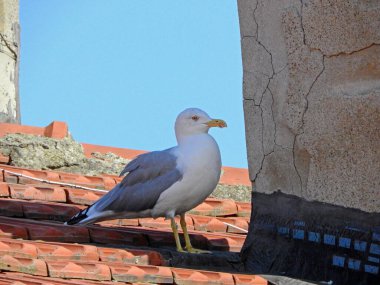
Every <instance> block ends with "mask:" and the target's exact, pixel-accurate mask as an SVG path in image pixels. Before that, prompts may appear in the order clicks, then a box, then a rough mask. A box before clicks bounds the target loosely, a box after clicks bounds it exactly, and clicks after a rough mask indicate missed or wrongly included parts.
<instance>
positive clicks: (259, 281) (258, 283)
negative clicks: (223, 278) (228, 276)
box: [233, 274, 269, 285]
mask: <svg viewBox="0 0 380 285" xmlns="http://www.w3.org/2000/svg"><path fill="white" fill-rule="evenodd" d="M233 277H234V280H235V284H236V285H269V282H268V281H267V280H265V279H264V278H262V277H260V276H258V275H245V274H233Z"/></svg>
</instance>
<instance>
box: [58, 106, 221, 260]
mask: <svg viewBox="0 0 380 285" xmlns="http://www.w3.org/2000/svg"><path fill="white" fill-rule="evenodd" d="M211 127H220V128H224V127H227V124H226V123H225V122H224V121H223V120H220V119H211V118H210V116H209V115H208V114H207V113H206V112H204V111H202V110H200V109H197V108H189V109H186V110H184V111H183V112H181V113H180V114H179V115H178V117H177V119H176V122H175V134H176V138H177V143H178V145H177V146H175V147H172V148H169V149H166V150H163V151H153V152H149V153H145V154H142V155H139V156H137V157H136V158H135V159H134V160H132V161H131V162H129V163H128V164H127V165H126V167H125V168H124V170H123V171H122V172H121V174H120V176H122V175H124V174H127V175H125V177H124V178H123V180H122V181H121V182H120V183H119V184H117V185H116V186H115V187H114V188H113V189H112V190H111V191H110V192H108V193H107V194H106V195H104V196H103V197H102V198H100V199H99V200H98V201H96V202H95V203H94V204H93V205H91V206H89V207H88V208H86V209H84V210H82V211H80V212H79V213H77V214H76V215H75V216H73V217H72V218H71V219H70V220H69V221H67V222H66V223H65V224H67V225H74V224H78V225H86V224H92V223H96V222H99V221H104V220H111V219H124V218H127V219H128V218H130V219H132V218H145V217H153V218H157V217H165V218H166V219H170V220H171V228H172V230H173V234H174V238H175V242H176V247H177V251H180V252H183V251H184V250H183V248H182V246H181V243H180V240H179V236H178V230H177V224H176V222H175V220H174V217H175V216H177V215H179V216H180V224H181V227H182V230H183V234H184V237H185V243H186V246H185V248H186V250H187V251H188V252H192V253H201V252H203V251H201V250H199V249H195V248H193V247H192V245H191V243H190V238H189V234H188V231H187V228H186V222H185V213H186V212H187V211H189V210H191V209H193V208H194V207H196V206H197V205H199V204H200V203H202V202H203V201H204V200H205V199H206V198H207V197H208V196H209V195H210V194H211V192H212V191H213V190H214V189H215V187H216V185H217V184H218V181H219V178H220V172H221V167H222V164H221V158H220V151H219V147H218V144H217V143H216V141H215V140H214V138H213V137H212V136H211V135H209V134H208V131H209V129H210V128H211Z"/></svg>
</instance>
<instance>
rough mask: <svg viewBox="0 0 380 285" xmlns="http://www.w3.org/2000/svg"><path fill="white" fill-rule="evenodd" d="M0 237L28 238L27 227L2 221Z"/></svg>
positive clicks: (0, 223)
mask: <svg viewBox="0 0 380 285" xmlns="http://www.w3.org/2000/svg"><path fill="white" fill-rule="evenodd" d="M0 237H6V238H22V239H28V238H29V234H28V230H27V229H26V227H23V226H20V225H12V224H9V223H2V222H0Z"/></svg>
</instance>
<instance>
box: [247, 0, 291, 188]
mask: <svg viewBox="0 0 380 285" xmlns="http://www.w3.org/2000/svg"><path fill="white" fill-rule="evenodd" d="M257 7H258V1H256V5H255V8H254V9H253V13H252V19H253V21H254V23H255V25H256V35H254V36H253V35H250V36H243V37H242V39H244V38H253V39H254V40H255V41H256V42H257V43H258V44H259V45H260V46H261V47H262V48H263V49H264V50H265V52H266V53H267V54H268V55H269V57H270V65H271V69H272V72H271V74H270V75H269V74H265V73H264V72H260V73H261V74H263V75H265V76H267V77H268V82H267V85H266V87H265V89H264V91H263V92H262V93H261V95H260V101H259V102H258V103H256V101H255V99H254V98H253V99H245V100H252V101H253V103H254V106H256V107H259V108H260V111H261V116H260V118H261V133H262V138H261V147H262V152H263V159H262V160H261V162H260V169H259V170H258V171H257V173H256V174H255V175H254V177H253V181H255V180H256V178H257V177H258V175H259V174H260V172H261V170H262V168H263V165H264V161H265V159H266V157H267V156H269V155H271V154H272V153H274V152H275V146H278V147H280V148H282V149H289V148H286V147H284V146H282V145H279V144H277V141H276V137H277V124H276V121H275V118H274V112H273V105H274V96H273V93H272V90H271V89H270V87H269V86H270V84H271V82H272V80H273V79H274V78H275V76H276V75H278V74H279V73H281V72H282V71H283V70H285V69H286V67H287V66H288V64H286V65H285V66H283V67H282V68H280V69H279V70H278V71H275V68H274V64H273V55H272V53H271V52H270V51H269V50H268V48H267V47H266V46H265V45H264V44H263V43H262V42H260V41H259V24H258V22H257V20H256V11H257ZM266 91H268V92H269V94H270V96H271V99H272V103H271V106H270V109H271V117H272V122H273V125H274V135H273V148H272V150H271V151H270V152H268V153H264V119H263V113H264V111H263V108H262V106H261V104H262V101H263V97H264V94H265V92H266Z"/></svg>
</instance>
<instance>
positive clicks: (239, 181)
mask: <svg viewBox="0 0 380 285" xmlns="http://www.w3.org/2000/svg"><path fill="white" fill-rule="evenodd" d="M220 183H221V184H227V185H244V186H252V182H251V181H250V180H249V174H248V169H247V168H236V167H228V166H223V171H222V176H221V178H220Z"/></svg>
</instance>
